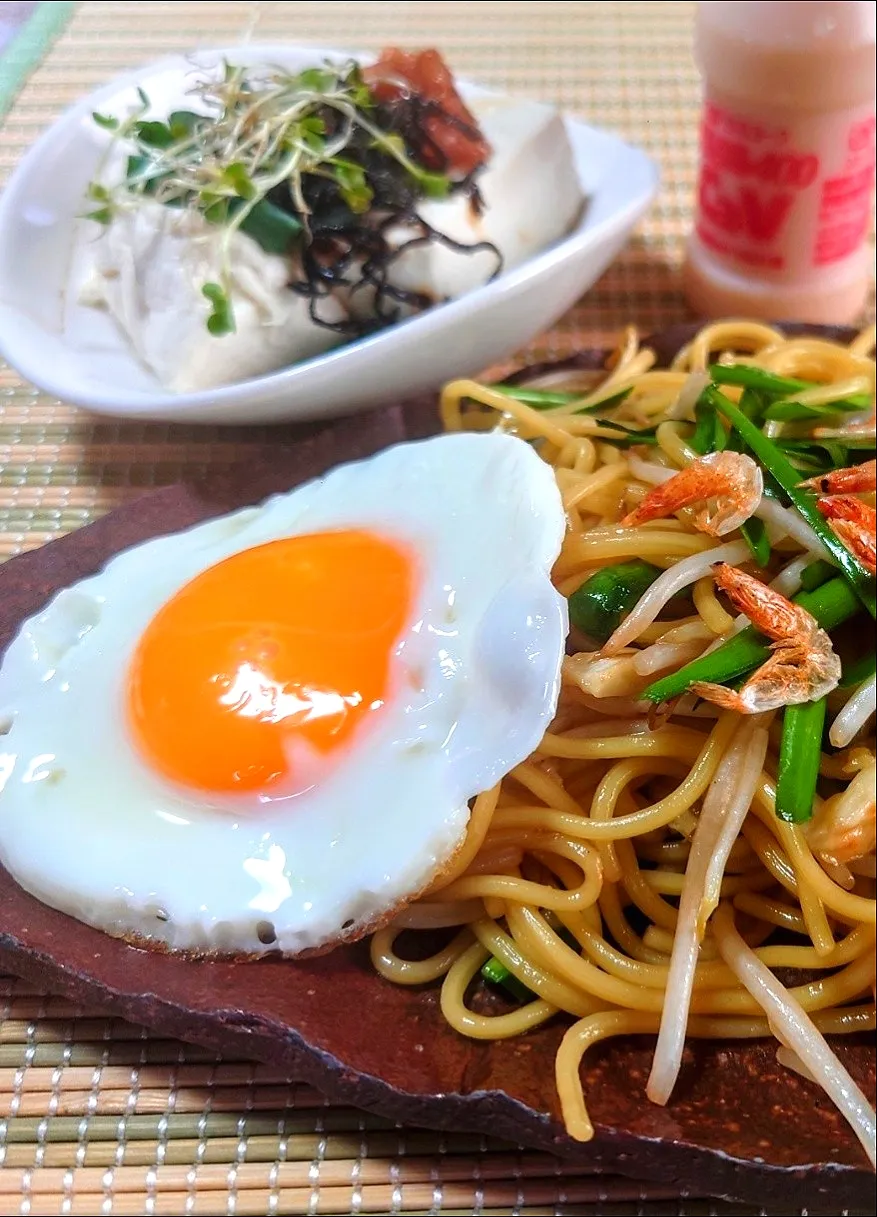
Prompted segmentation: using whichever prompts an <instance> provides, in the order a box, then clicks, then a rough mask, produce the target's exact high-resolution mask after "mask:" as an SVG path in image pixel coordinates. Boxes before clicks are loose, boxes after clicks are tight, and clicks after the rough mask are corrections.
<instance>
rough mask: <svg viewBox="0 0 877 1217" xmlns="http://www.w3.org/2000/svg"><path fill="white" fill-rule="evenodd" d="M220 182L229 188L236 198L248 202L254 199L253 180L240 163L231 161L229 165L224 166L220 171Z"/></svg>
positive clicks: (254, 188)
mask: <svg viewBox="0 0 877 1217" xmlns="http://www.w3.org/2000/svg"><path fill="white" fill-rule="evenodd" d="M222 181H223V182H225V183H226V185H228V186H230V187H231V189H232V190H233V191H234V192H235V194H236V195H237V196H238V198H241V199H247V200H250V199H254V198H255V197H256V187H255V186H254V185H253V179H252V178H251V177H250V175H249V173H247V169H246V166H245V165H244V164H243V163H242V162H241V161H232V163H231V164H230V165H226V167H225V168H224V169H223V171H222Z"/></svg>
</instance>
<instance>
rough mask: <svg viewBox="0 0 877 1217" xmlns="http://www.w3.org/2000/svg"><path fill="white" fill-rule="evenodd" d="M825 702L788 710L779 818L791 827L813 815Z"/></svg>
mask: <svg viewBox="0 0 877 1217" xmlns="http://www.w3.org/2000/svg"><path fill="white" fill-rule="evenodd" d="M825 704H826V699H825V698H824V697H821V698H820V699H819V701H808V702H805V703H804V704H803V705H800V706H786V708H785V710H784V711H783V731H782V735H781V737H780V756H779V763H778V765H777V788H776V814H777V815H778V816H779V818H780V819H781V820H786V821H787V822H788V823H790V824H803V823H805V822H806V821H807V820H809V819H810V818H811V816H812V815H813V799H814V797H815V795H816V779H817V778H818V776H819V753H820V748H821V746H822V731H823V728H824V726H825Z"/></svg>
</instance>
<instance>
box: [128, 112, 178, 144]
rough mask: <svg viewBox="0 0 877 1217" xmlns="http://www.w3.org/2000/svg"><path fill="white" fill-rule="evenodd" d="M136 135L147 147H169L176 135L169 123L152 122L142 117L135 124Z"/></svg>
mask: <svg viewBox="0 0 877 1217" xmlns="http://www.w3.org/2000/svg"><path fill="white" fill-rule="evenodd" d="M134 135H135V137H136V138H137V139H139V141H140V143H141V144H145V145H146V147H147V148H169V147H170V146H171V144H172V143H173V142H174V137H173V135H172V133H171V129H170V127H169V126H168V125H167V123H161V122H152V121H148V120H147V119H141V121H140V122H137V123H135V124H134Z"/></svg>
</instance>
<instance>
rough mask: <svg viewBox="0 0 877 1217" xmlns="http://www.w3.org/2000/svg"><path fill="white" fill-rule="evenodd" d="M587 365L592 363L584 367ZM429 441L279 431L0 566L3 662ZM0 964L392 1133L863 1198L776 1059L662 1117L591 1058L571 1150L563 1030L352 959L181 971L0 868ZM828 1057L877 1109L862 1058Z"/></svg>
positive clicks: (708, 1189)
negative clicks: (358, 467)
mask: <svg viewBox="0 0 877 1217" xmlns="http://www.w3.org/2000/svg"><path fill="white" fill-rule="evenodd" d="M690 332H691V331H690V329H688V330H687V331H685V330H682V329H677V330H675V331H673V332H672V333H667V334H664V335H661V336H659V337H660V349H661V350H662V352H663V353H668V352H672V350H673V349H675V348H676V347H678V345H679V343H680V342H682V341H684V340H685V339H686V338H687V337H688V336H689V334H690ZM599 359H600V353H599V352H592V353H588V355H587V356H586V357H583V358H582V361H581V362H583V363H586V364H590V365H591V366H596V364H597V362H598V360H599ZM433 430H435V410H434V405H433V403H428V402H427V403H424V402H421V403H414V404H413V405H410V406H407V407H404V408H403V407H392V408H389V409H387V410H385V411H383V412H381V413H377V414H373V415H370V416H365V417H359V418H356V419H349V420H345V421H342V422H338V423H335V424H331V425H328V426H323V427H322V428H308V429H299V430H289V429H285V430H278V431H277V432H276V433H274V434H273V435H272V439H271V442H270V444H269V443H266V444H265V450H264V454H263V455H264V459H262V460H260V461H256V462H254V463H250V464H248V466H247V468H246V469H239V470H237V471H235V472H233V473H231V474H228V473H226V474H224V475H223V476H221V477H216V478H212V479H210V480H207V481H202V482H201V483H200V484H191V485H181V486H177V487H171V488H168V489H165V490H160V491H157V492H155V493H152V494H149V495H147V496H145V497H144V498H143V499H141V500H139V501H138V502H136V503H134V504H132V505H130V506H128V507H125V508H122V509H121V510H118V511H115V512H113V513H111V514H110V515H108V516H105V517H104V518H103V519H101V520H99V521H98V522H97V523H95V524H92V525H90V526H89V527H86V528H83V529H81V530H80V531H78V532H76V533H73V534H71V535H69V536H67V537H64V538H62V539H61V540H59V541H55V542H53V543H51V544H50V545H47V546H45V547H44V548H43V549H40V550H37V551H34V552H32V553H28V554H24V555H22V556H20V557H17V558H13V559H11V560H10V561H9V562H8V563H6V564H5V565H4V566H3V567H2V569H0V653H2V651H3V650H4V649H5V647H6V645H7V643H8V641H9V639H10V638H11V637H12V635H13V633H14V632H15V631H16V629H17V627H18V625H19V623H20V622H21V620H22V619H23V618H24V617H27V616H28V615H30V614H32V613H34V612H35V611H37V610H38V609H39V608H40V607H41V606H42V605H43V604H44V602H45V601H46V600H47V599H48V597H50V596H51V595H52V594H53V593H54V592H55V591H56V590H57V589H58V588H61V587H63V586H65V585H67V584H69V583H71V582H73V581H74V580H76V579H79V578H82V577H83V576H85V575H87V574H90V573H92V572H93V571H94V570H96V569H97V568H98V567H99V566H101V565H102V564H103V563H104V562H105V561H106V560H107V559H108V558H109V557H110V556H111V555H112V554H113V553H115V552H116V551H118V550H119V549H122V548H124V547H125V546H127V545H131V544H134V543H135V542H138V541H141V540H144V539H146V538H149V537H152V536H155V535H158V534H161V533H166V532H172V531H175V530H177V529H180V528H183V527H186V526H187V525H190V524H193V523H195V522H197V521H198V520H201V519H203V518H206V517H208V516H211V515H215V514H218V513H220V512H222V511H227V510H231V509H233V508H235V507H237V506H239V505H241V504H244V503H250V502H254V501H258V500H259V499H260V498H262V497H263V496H265V495H266V494H268V493H270V492H272V491H275V490H279V489H285V488H288V487H290V486H293V485H295V484H296V483H298V482H300V481H302V480H303V479H305V478H307V477H311V476H314V475H315V474H318V473H320V472H321V471H323V470H325V469H327V468H328V467H330V466H331V465H334V464H337V463H339V462H341V461H344V460H350V459H352V458H355V457H358V456H363V455H366V454H367V453H369V452H372V451H376V450H377V449H379V448H382V447H385V446H386V445H387V444H390V443H394V442H397V441H399V440H401V439H404V438H408V437H410V438H413V437H417V436H421V435H424V434H428V433H430V432H431V431H433ZM120 810H121V809H120ZM34 832H35V834H38V833H39V826H38V825H34ZM0 968H2V969H4V970H8V971H10V972H13V973H16V974H18V975H20V976H23V977H26V978H27V979H28V980H29V981H32V982H33V983H35V984H38V985H41V986H44V987H45V988H46V989H48V990H49V991H51V992H54V993H58V994H63V995H64V996H66V997H68V998H70V999H71V1000H73V1001H74V1002H78V1003H80V1004H83V1005H88V1006H90V1007H100V1008H103V1009H105V1010H107V1012H108V1013H112V1014H115V1015H119V1016H121V1017H124V1018H127V1019H130V1020H132V1021H134V1022H137V1023H141V1024H145V1025H146V1026H148V1027H151V1028H154V1029H155V1030H157V1031H159V1032H160V1033H161V1034H163V1035H168V1036H175V1037H179V1038H180V1039H183V1040H190V1041H193V1042H196V1043H200V1044H204V1045H207V1046H209V1047H210V1048H214V1049H218V1050H221V1051H223V1052H225V1053H227V1054H233V1055H237V1056H244V1057H252V1058H254V1059H259V1060H264V1061H269V1062H271V1063H273V1064H276V1065H278V1066H281V1067H283V1068H285V1069H288V1071H289V1073H290V1075H291V1076H295V1077H297V1078H300V1079H301V1080H303V1081H306V1082H309V1083H311V1084H312V1085H314V1086H315V1087H317V1088H319V1089H320V1090H321V1091H323V1092H324V1093H325V1094H326V1095H328V1096H329V1097H330V1098H331V1099H334V1100H338V1101H343V1102H346V1103H351V1104H354V1105H356V1106H359V1107H362V1108H365V1109H367V1110H370V1111H373V1112H378V1113H381V1114H383V1115H385V1116H389V1117H391V1118H392V1119H395V1120H399V1121H401V1122H404V1123H406V1124H411V1125H421V1126H426V1127H433V1128H453V1129H456V1130H471V1131H473V1132H482V1133H490V1134H491V1135H494V1136H497V1137H503V1138H506V1139H509V1140H512V1141H517V1142H519V1143H522V1144H524V1145H526V1146H529V1147H533V1148H536V1149H543V1150H548V1151H551V1152H552V1153H555V1154H558V1155H561V1156H563V1157H565V1158H570V1159H575V1160H576V1161H578V1162H580V1163H581V1165H582V1168H583V1169H593V1170H603V1171H606V1172H611V1173H618V1174H623V1175H630V1176H634V1177H636V1178H639V1179H644V1180H651V1181H654V1182H655V1183H661V1184H662V1185H664V1187H666V1186H670V1187H678V1189H679V1193H680V1194H688V1195H692V1194H694V1195H701V1196H704V1195H707V1196H723V1197H730V1198H735V1199H740V1200H746V1201H751V1202H755V1203H757V1204H759V1205H760V1206H768V1207H770V1206H775V1207H777V1208H779V1209H781V1210H782V1209H788V1208H792V1207H794V1208H799V1207H802V1206H811V1207H820V1208H823V1209H826V1208H827V1209H828V1210H830V1211H834V1212H839V1211H840V1210H841V1209H843V1208H848V1207H864V1208H866V1209H867V1207H868V1205H869V1200H872V1199H873V1193H874V1177H873V1175H872V1174H871V1172H870V1171H869V1170H868V1166H867V1162H866V1159H865V1157H864V1155H863V1153H862V1151H861V1149H860V1147H859V1144H858V1142H857V1141H856V1139H855V1137H854V1136H853V1134H852V1133H851V1132H850V1130H849V1128H848V1127H847V1125H846V1124H845V1122H844V1121H843V1120H842V1119H841V1118H840V1117H839V1116H838V1114H837V1113H836V1111H835V1110H834V1108H833V1106H832V1105H831V1103H830V1102H828V1100H827V1099H826V1098H825V1097H824V1096H823V1094H822V1092H821V1091H820V1090H818V1089H817V1088H816V1087H815V1086H813V1085H812V1084H810V1083H808V1082H806V1081H804V1080H803V1079H801V1078H799V1077H798V1076H797V1075H796V1074H793V1073H791V1072H789V1071H787V1070H783V1069H781V1068H780V1067H779V1066H778V1065H777V1064H776V1059H775V1046H774V1045H773V1044H772V1043H763V1042H753V1043H748V1044H740V1043H719V1042H716V1043H693V1044H691V1045H690V1046H689V1047H688V1048H687V1049H686V1057H685V1066H684V1069H683V1073H682V1077H681V1079H680V1083H679V1085H678V1087H677V1090H676V1093H675V1095H674V1098H673V1101H672V1103H671V1104H670V1105H669V1106H668V1107H666V1108H661V1107H655V1106H653V1105H652V1104H650V1103H649V1102H648V1101H647V1100H646V1098H645V1095H644V1084H645V1079H646V1077H647V1075H648V1070H649V1063H650V1057H651V1051H652V1043H651V1041H648V1040H645V1039H628V1040H624V1041H613V1042H610V1043H609V1044H607V1045H605V1046H603V1047H600V1048H597V1049H595V1050H592V1051H591V1052H589V1053H588V1056H587V1057H586V1060H585V1064H584V1066H583V1081H584V1086H585V1091H586V1094H587V1097H588V1103H589V1107H590V1111H591V1114H592V1116H593V1118H594V1121H595V1124H596V1126H597V1129H598V1134H597V1137H596V1140H595V1141H594V1142H592V1143H591V1144H589V1145H581V1144H578V1143H576V1142H574V1141H571V1140H570V1139H569V1138H568V1137H566V1135H565V1134H564V1131H563V1126H562V1124H561V1122H560V1120H559V1114H558V1106H557V1099H556V1096H555V1090H554V1053H555V1049H556V1046H557V1043H558V1041H559V1039H560V1036H561V1034H562V1031H563V1027H562V1026H560V1025H553V1026H552V1025H549V1026H547V1027H544V1028H540V1029H539V1030H537V1031H535V1032H533V1033H531V1034H530V1035H528V1036H527V1037H526V1038H525V1039H521V1040H518V1041H511V1040H504V1041H499V1042H496V1043H481V1042H477V1041H473V1040H468V1039H463V1038H462V1037H460V1036H458V1035H456V1034H455V1033H454V1032H453V1031H452V1030H451V1029H450V1028H449V1027H448V1026H447V1025H446V1024H445V1023H444V1021H443V1019H442V1017H441V1013H440V1010H439V1006H438V995H437V992H436V991H435V989H432V988H426V989H403V988H397V987H395V986H393V985H390V984H387V983H385V982H384V981H383V980H381V979H380V978H379V977H378V976H376V975H375V974H374V973H373V971H372V970H371V968H370V966H369V963H368V956H367V950H366V949H365V947H364V946H363V945H362V944H359V945H357V946H353V947H346V948H341V949H338V950H336V951H334V952H333V953H332V954H330V955H326V956H323V957H320V958H316V959H308V960H305V961H301V962H296V963H292V962H285V961H283V960H277V959H272V958H266V959H263V960H259V961H256V962H250V963H246V962H234V961H227V960H221V959H218V960H200V961H198V960H195V961H193V960H188V959H185V958H180V957H177V956H174V955H170V954H159V953H155V952H150V951H146V950H142V949H139V948H137V947H134V946H130V945H128V944H126V943H125V942H123V941H120V940H117V939H113V938H109V937H107V936H106V935H104V934H102V933H100V932H98V931H96V930H93V929H89V928H88V927H87V926H84V925H81V924H79V923H78V922H76V921H73V920H71V919H70V918H69V917H66V916H64V915H63V914H61V913H58V912H55V911H54V910H52V909H50V908H47V907H46V906H45V905H42V904H40V903H39V902H38V901H36V900H34V899H33V898H32V897H31V896H29V895H27V893H26V892H24V891H23V890H22V889H21V888H19V887H18V886H17V885H16V884H15V883H14V882H13V881H12V880H11V879H10V878H9V876H8V875H6V874H5V873H4V872H2V871H0ZM838 1047H839V1052H840V1054H841V1056H842V1059H843V1060H844V1062H845V1063H846V1064H847V1066H848V1067H849V1069H850V1071H851V1072H852V1074H853V1075H854V1076H855V1077H856V1079H857V1080H858V1081H859V1082H860V1083H861V1084H862V1085H863V1087H864V1088H865V1091H866V1093H868V1094H869V1095H870V1096H871V1097H872V1098H873V1094H874V1084H875V1052H874V1046H873V1043H872V1042H871V1041H870V1040H866V1039H864V1038H861V1039H858V1040H856V1041H845V1042H842V1043H840V1044H839V1046H838ZM665 1194H666V1192H665Z"/></svg>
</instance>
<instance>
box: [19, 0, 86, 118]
mask: <svg viewBox="0 0 877 1217" xmlns="http://www.w3.org/2000/svg"><path fill="white" fill-rule="evenodd" d="M75 8H76V4H75V2H74V0H70V2H69V3H68V2H67V0H48V2H45V0H44V3H42V4H40V5H39V6H38V7H37V9H36V10H35V12H34V13H32V14H31V16H30V18H29V19H28V20H27V22H26V23H25V24H24V26H22V28H21V29H20V30H19V32H18V33H17V34H16V36H15V37H14V38H13V39H12V41H11V42H10V43H9V44H8V46H7V47H6V48H5V50H4V51H3V52H2V53H0V119H2V118H3V117H4V115H6V114H7V113H8V112H9V110H10V109H11V108H12V106H13V105H14V103H15V98H16V96H17V94H18V91H19V89H20V88H21V86H22V85H23V84H24V82H25V81H26V80H27V78H28V76H29V75H30V73H31V72H32V71H33V70H34V68H36V67H37V66H38V64H39V63H40V62H41V61H42V59H43V58H44V56H45V55H46V53H47V52H48V51H49V49H50V48H51V46H52V43H53V42H54V41H55V39H56V38H57V37H58V36H59V34H60V33H61V31H62V30H63V29H64V27H65V26H66V25H67V23H68V21H69V20H70V18H71V17H72V16H73V12H74V10H75Z"/></svg>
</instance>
